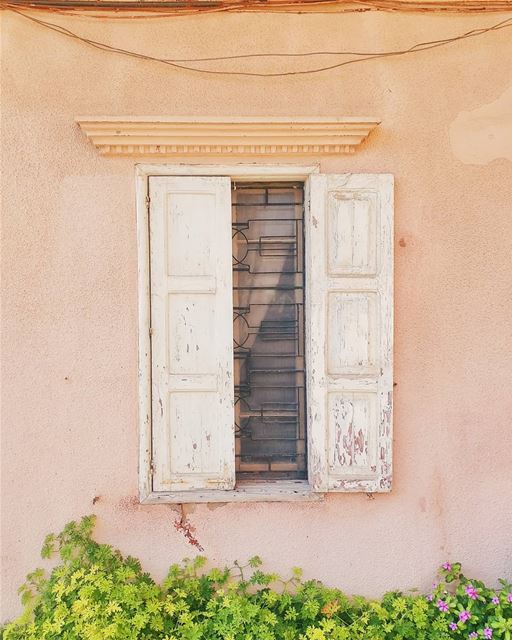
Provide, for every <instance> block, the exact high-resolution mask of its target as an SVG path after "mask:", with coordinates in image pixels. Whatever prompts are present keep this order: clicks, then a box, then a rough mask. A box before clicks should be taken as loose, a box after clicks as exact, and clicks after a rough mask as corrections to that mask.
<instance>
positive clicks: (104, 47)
mask: <svg viewBox="0 0 512 640" xmlns="http://www.w3.org/2000/svg"><path fill="white" fill-rule="evenodd" d="M0 7H4V8H9V9H10V10H11V11H12V12H13V13H16V14H17V15H19V16H22V17H23V18H25V19H26V20H30V21H31V22H34V23H36V24H38V25H40V26H42V27H45V28H47V29H49V30H51V31H55V32H57V33H60V34H61V35H63V36H66V37H68V38H71V39H74V40H78V41H80V42H82V43H84V44H87V45H89V46H91V47H93V48H95V49H100V50H101V51H108V52H111V53H117V54H120V55H124V56H128V57H131V58H136V59H139V60H147V61H151V62H159V63H161V64H165V65H168V66H170V67H173V68H175V69H180V70H184V71H191V72H194V73H200V74H208V75H222V76H248V77H263V78H277V77H284V76H301V75H311V74H315V73H321V72H324V71H331V70H333V69H339V68H341V67H345V66H347V65H351V64H357V63H360V62H366V61H369V60H376V59H382V58H391V57H396V56H403V55H407V54H411V53H418V52H420V51H427V50H429V49H436V48H438V47H442V46H446V45H448V44H451V43H454V42H458V41H460V40H465V39H468V38H475V37H478V36H481V35H484V34H486V33H490V32H493V31H499V30H501V29H506V28H508V27H512V17H510V18H506V19H505V20H502V21H500V22H498V23H496V24H494V25H492V26H490V27H480V28H477V29H472V30H471V31H467V32H466V33H463V34H461V35H458V36H453V37H451V38H444V39H442V40H432V41H430V42H420V43H417V44H415V45H413V46H411V47H409V48H407V49H400V50H397V51H383V52H359V53H358V52H346V51H332V52H321V51H314V52H307V53H298V54H294V53H273V54H272V53H270V54H269V53H265V54H244V55H232V56H219V57H215V58H188V59H186V60H180V59H172V58H158V57H155V56H150V55H146V54H143V53H138V52H136V51H129V50H127V49H120V48H118V47H113V46H111V45H108V44H105V43H103V42H98V41H96V40H91V39H90V38H86V37H83V36H80V35H78V34H77V33H74V32H73V31H71V30H70V29H67V28H66V27H63V26H62V25H58V24H54V23H52V22H47V21H45V20H41V19H39V18H36V17H34V16H31V15H28V14H26V13H24V12H22V11H19V10H18V9H14V8H13V7H12V5H6V4H1V3H0ZM316 55H328V56H343V55H352V56H356V57H355V58H353V59H351V60H345V61H343V62H336V63H334V64H330V65H326V66H322V67H316V68H312V69H300V70H292V71H278V72H270V73H265V72H256V71H224V70H220V69H204V68H197V67H190V66H188V65H186V64H182V63H183V62H188V63H194V62H206V61H220V60H239V59H242V58H249V57H259V58H268V57H276V56H279V57H306V56H316Z"/></svg>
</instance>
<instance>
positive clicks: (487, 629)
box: [484, 627, 492, 640]
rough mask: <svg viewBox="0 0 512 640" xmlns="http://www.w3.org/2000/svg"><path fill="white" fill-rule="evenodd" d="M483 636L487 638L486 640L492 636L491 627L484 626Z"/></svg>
mask: <svg viewBox="0 0 512 640" xmlns="http://www.w3.org/2000/svg"><path fill="white" fill-rule="evenodd" d="M484 638H487V640H490V639H491V638H492V629H491V627H485V629H484Z"/></svg>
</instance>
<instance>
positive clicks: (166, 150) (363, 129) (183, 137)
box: [76, 116, 379, 157]
mask: <svg viewBox="0 0 512 640" xmlns="http://www.w3.org/2000/svg"><path fill="white" fill-rule="evenodd" d="M76 122H78V124H79V125H80V127H81V129H82V131H83V132H84V133H85V135H86V136H87V137H88V138H89V139H90V140H91V142H92V143H93V144H94V146H95V147H96V148H97V149H98V150H99V152H100V153H101V154H102V155H106V156H145V157H147V156H152V157H155V156H158V157H162V156H183V155H185V156H194V155H195V156H210V155H227V156H235V155H236V156H247V155H264V156H266V155H287V156H289V155H293V156H296V155H317V156H318V155H329V154H330V155H332V154H339V153H353V152H354V151H355V150H356V148H357V147H358V146H359V145H360V144H361V143H362V142H363V140H364V139H365V138H366V137H367V136H368V134H369V133H370V131H372V129H374V128H375V127H376V126H377V125H378V124H379V120H377V119H376V118H353V117H347V118H291V119H290V118H207V119H206V118H184V117H181V118H180V117H178V118H177V117H172V118H170V117H165V118H164V117H154V116H153V117H150V116H148V117H112V116H80V117H77V118H76Z"/></svg>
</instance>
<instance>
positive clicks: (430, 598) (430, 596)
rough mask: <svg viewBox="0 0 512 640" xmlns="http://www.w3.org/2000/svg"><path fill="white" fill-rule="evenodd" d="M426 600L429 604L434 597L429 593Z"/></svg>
mask: <svg viewBox="0 0 512 640" xmlns="http://www.w3.org/2000/svg"><path fill="white" fill-rule="evenodd" d="M426 598H427V600H428V601H429V602H432V600H433V599H434V596H433V595H432V594H431V593H429V594H428V596H426Z"/></svg>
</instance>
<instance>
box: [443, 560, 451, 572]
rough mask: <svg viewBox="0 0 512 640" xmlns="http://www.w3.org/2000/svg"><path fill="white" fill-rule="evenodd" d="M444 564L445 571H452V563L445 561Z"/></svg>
mask: <svg viewBox="0 0 512 640" xmlns="http://www.w3.org/2000/svg"><path fill="white" fill-rule="evenodd" d="M442 566H443V569H444V570H445V571H451V570H452V565H451V564H450V563H449V562H445V563H444V564H443V565H442Z"/></svg>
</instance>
